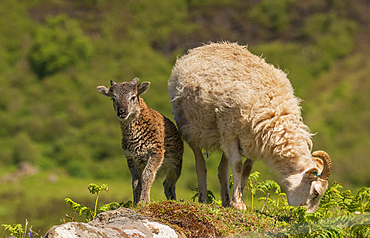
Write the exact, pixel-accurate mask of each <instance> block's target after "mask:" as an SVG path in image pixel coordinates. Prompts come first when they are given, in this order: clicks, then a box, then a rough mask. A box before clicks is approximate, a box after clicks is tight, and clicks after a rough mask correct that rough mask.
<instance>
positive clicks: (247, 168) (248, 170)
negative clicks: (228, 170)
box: [242, 159, 254, 192]
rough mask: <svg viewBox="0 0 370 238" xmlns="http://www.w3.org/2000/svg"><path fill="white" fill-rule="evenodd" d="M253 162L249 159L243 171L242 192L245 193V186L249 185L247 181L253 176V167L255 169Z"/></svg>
mask: <svg viewBox="0 0 370 238" xmlns="http://www.w3.org/2000/svg"><path fill="white" fill-rule="evenodd" d="M253 163H254V162H253V160H250V159H247V160H246V161H245V162H244V164H243V170H242V192H243V191H244V187H245V184H246V183H247V180H248V178H249V175H250V174H251V171H252V167H253Z"/></svg>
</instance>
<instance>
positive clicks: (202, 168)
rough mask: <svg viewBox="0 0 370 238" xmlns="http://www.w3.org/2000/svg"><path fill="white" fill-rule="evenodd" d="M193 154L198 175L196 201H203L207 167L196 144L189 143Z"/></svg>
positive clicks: (205, 190) (205, 189) (204, 200)
mask: <svg viewBox="0 0 370 238" xmlns="http://www.w3.org/2000/svg"><path fill="white" fill-rule="evenodd" d="M189 146H190V148H191V149H192V150H193V153H194V156H195V163H196V170H197V177H198V201H199V202H201V203H205V202H206V200H207V167H206V161H205V160H204V158H203V155H202V150H201V149H200V148H198V147H197V146H194V145H190V144H189Z"/></svg>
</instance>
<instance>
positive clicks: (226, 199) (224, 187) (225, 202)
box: [218, 154, 230, 207]
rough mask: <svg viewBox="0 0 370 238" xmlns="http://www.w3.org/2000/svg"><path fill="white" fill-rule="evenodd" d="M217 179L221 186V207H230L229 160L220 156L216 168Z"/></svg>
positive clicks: (223, 155)
mask: <svg viewBox="0 0 370 238" xmlns="http://www.w3.org/2000/svg"><path fill="white" fill-rule="evenodd" d="M218 179H219V181H220V185H221V200H222V206H224V207H229V206H230V195H229V159H228V158H227V157H226V156H225V154H222V158H221V162H220V165H219V166H218Z"/></svg>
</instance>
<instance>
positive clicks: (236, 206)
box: [231, 202, 247, 210]
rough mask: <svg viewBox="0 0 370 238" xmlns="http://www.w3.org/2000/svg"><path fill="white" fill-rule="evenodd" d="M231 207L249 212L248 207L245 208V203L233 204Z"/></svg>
mask: <svg viewBox="0 0 370 238" xmlns="http://www.w3.org/2000/svg"><path fill="white" fill-rule="evenodd" d="M231 206H232V207H233V208H235V209H239V210H247V206H245V204H244V203H243V202H239V203H237V202H231Z"/></svg>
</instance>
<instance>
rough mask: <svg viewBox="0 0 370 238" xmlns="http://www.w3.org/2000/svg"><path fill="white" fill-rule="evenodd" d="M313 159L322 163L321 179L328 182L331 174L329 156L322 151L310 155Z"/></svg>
mask: <svg viewBox="0 0 370 238" xmlns="http://www.w3.org/2000/svg"><path fill="white" fill-rule="evenodd" d="M312 156H313V157H318V158H320V159H321V160H322V161H323V162H324V168H323V170H322V174H321V176H320V177H321V179H324V180H328V178H329V176H330V173H331V159H330V157H329V155H328V154H327V153H326V152H325V151H322V150H319V151H315V152H313V153H312Z"/></svg>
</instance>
